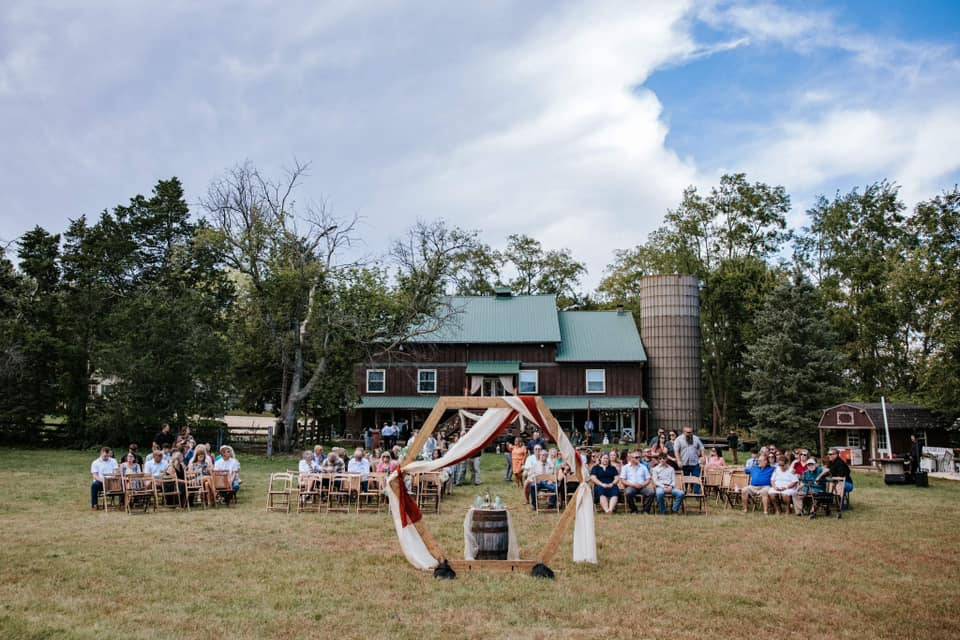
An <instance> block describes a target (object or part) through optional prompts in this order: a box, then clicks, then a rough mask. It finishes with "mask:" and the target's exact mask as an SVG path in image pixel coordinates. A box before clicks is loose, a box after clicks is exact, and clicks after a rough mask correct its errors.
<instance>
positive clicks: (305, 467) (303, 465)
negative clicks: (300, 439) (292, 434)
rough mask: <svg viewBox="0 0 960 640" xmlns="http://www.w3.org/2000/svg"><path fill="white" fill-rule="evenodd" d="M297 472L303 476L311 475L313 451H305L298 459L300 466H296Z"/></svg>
mask: <svg viewBox="0 0 960 640" xmlns="http://www.w3.org/2000/svg"><path fill="white" fill-rule="evenodd" d="M297 471H299V472H300V473H302V474H304V475H308V474H311V473H313V451H310V450H309V449H307V450H306V451H304V452H303V457H301V458H300V464H299V465H297Z"/></svg>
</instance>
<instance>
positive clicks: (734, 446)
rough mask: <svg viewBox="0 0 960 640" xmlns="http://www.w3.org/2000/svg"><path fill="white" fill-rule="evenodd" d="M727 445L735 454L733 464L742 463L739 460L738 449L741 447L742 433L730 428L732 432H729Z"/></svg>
mask: <svg viewBox="0 0 960 640" xmlns="http://www.w3.org/2000/svg"><path fill="white" fill-rule="evenodd" d="M727 446H728V447H730V452H731V453H732V454H733V464H740V461H739V460H737V451H738V450H739V449H740V434H738V433H737V432H736V431H734V430H733V429H730V433H728V434H727Z"/></svg>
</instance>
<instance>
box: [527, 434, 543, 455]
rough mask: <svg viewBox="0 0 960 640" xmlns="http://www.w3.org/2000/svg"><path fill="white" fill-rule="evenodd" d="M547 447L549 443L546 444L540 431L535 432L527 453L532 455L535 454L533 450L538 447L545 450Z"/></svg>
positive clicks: (528, 443)
mask: <svg viewBox="0 0 960 640" xmlns="http://www.w3.org/2000/svg"><path fill="white" fill-rule="evenodd" d="M546 445H547V443H546V442H544V441H543V438H541V437H540V432H539V431H534V432H533V438H531V439H530V441H529V442H527V453H530V454H532V453H533V450H534V449H536V448H537V447H540V448H541V449H544V448H546Z"/></svg>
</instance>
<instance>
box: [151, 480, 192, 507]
mask: <svg viewBox="0 0 960 640" xmlns="http://www.w3.org/2000/svg"><path fill="white" fill-rule="evenodd" d="M182 482H184V481H183V480H180V479H178V478H174V477H171V476H168V475H163V476H161V477H159V478H157V500H158V501H159V504H160V506H161V507H164V508H166V509H180V508H181V507H186V505H185V504H181V503H180V484H181V483H182Z"/></svg>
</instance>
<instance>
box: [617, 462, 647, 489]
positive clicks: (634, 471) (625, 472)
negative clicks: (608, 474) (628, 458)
mask: <svg viewBox="0 0 960 640" xmlns="http://www.w3.org/2000/svg"><path fill="white" fill-rule="evenodd" d="M620 478H621V479H622V480H623V481H624V482H629V483H631V484H639V485H644V484H647V482H649V481H650V471H649V470H647V468H646V467H645V466H643V465H642V464H638V465H637V466H635V467H634V466H633V465H630V464H625V465H623V469H621V470H620Z"/></svg>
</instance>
